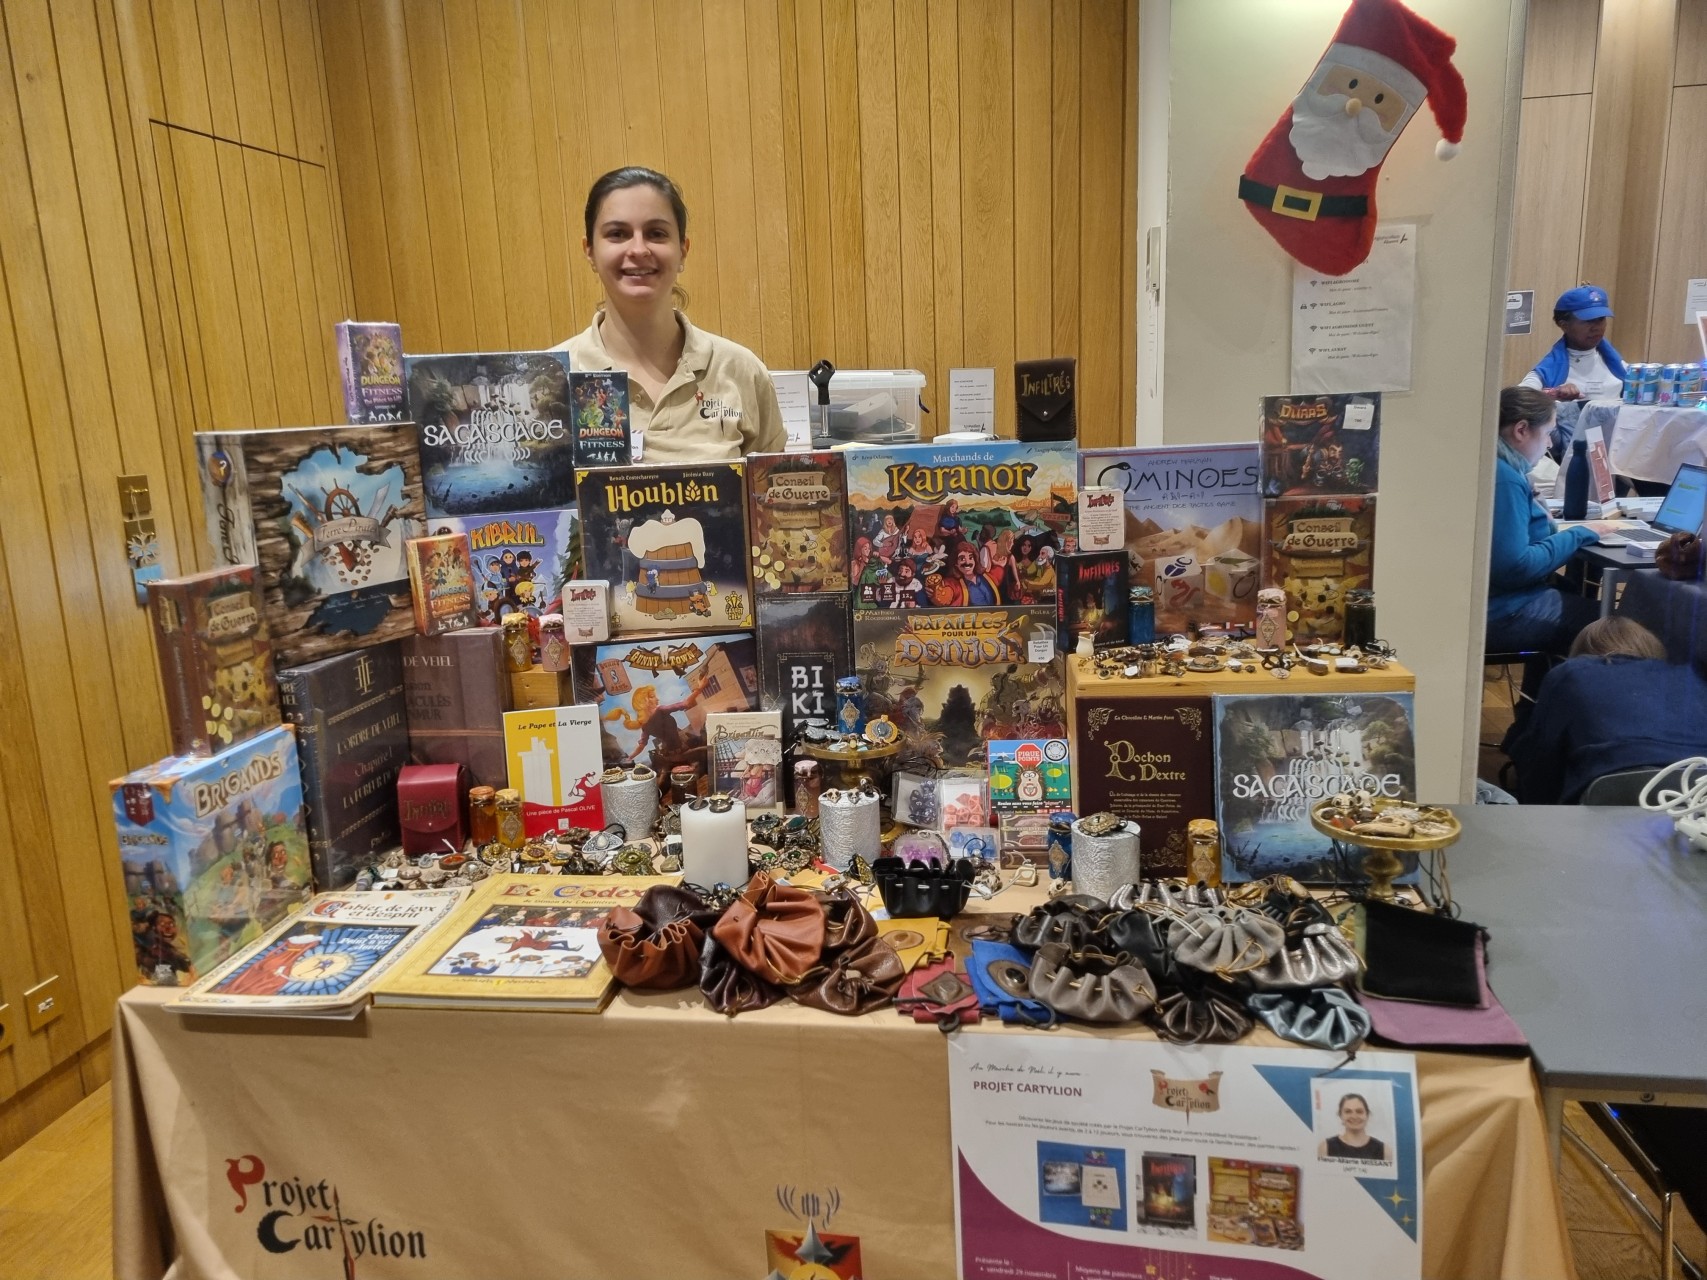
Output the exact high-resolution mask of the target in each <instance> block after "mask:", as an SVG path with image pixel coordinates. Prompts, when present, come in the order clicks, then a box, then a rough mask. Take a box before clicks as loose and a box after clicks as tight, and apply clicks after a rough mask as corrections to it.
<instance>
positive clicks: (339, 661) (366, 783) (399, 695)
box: [279, 641, 409, 893]
mask: <svg viewBox="0 0 1707 1280" xmlns="http://www.w3.org/2000/svg"><path fill="white" fill-rule="evenodd" d="M279 700H280V702H281V704H282V706H283V708H284V717H285V720H286V721H287V722H289V723H290V724H293V725H295V726H296V731H297V742H298V746H299V751H298V755H299V757H300V759H301V765H302V794H303V799H304V801H305V802H306V804H307V806H308V852H309V859H310V861H311V862H312V863H313V866H314V883H315V886H316V888H318V889H319V890H320V891H321V892H322V893H324V892H327V891H329V890H333V889H343V888H346V887H347V886H349V885H350V884H351V883H353V882H354V880H355V878H356V872H357V871H359V870H360V869H361V868H362V867H363V866H365V865H366V864H367V863H368V862H369V861H371V860H372V859H373V858H375V857H376V856H377V855H379V854H381V853H384V852H385V851H386V850H388V849H391V848H394V847H395V846H396V845H397V841H398V827H397V785H396V784H397V774H398V771H399V770H401V769H402V768H403V766H404V765H405V764H407V763H408V762H409V729H408V724H407V721H406V718H405V715H404V708H403V663H402V655H401V653H400V652H399V647H398V644H397V643H396V642H395V641H393V642H392V643H390V644H381V645H375V646H374V647H373V648H371V649H358V650H356V651H355V652H354V653H345V654H340V655H338V656H337V657H335V658H323V659H321V660H320V661H319V662H310V663H307V664H306V665H304V666H300V667H290V668H287V669H286V670H284V671H281V672H279Z"/></svg>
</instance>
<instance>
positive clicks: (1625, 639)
mask: <svg viewBox="0 0 1707 1280" xmlns="http://www.w3.org/2000/svg"><path fill="white" fill-rule="evenodd" d="M1570 656H1571V657H1573V658H1584V657H1588V658H1612V657H1620V656H1622V657H1630V658H1659V659H1662V660H1663V659H1664V658H1665V656H1666V650H1665V646H1664V645H1663V644H1661V643H1660V639H1659V637H1658V636H1656V635H1655V634H1654V633H1653V632H1652V631H1649V630H1648V629H1647V628H1646V627H1644V626H1643V625H1642V624H1641V623H1639V622H1637V621H1636V620H1635V619H1634V618H1621V617H1619V616H1618V615H1617V614H1612V615H1610V616H1608V617H1605V618H1596V619H1595V620H1594V621H1593V622H1591V623H1589V624H1588V626H1586V627H1584V628H1583V629H1582V630H1581V631H1579V632H1578V633H1577V638H1576V639H1575V640H1573V641H1571V653H1570Z"/></svg>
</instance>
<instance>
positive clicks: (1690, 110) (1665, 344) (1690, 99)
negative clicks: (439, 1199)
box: [1644, 84, 1707, 360]
mask: <svg viewBox="0 0 1707 1280" xmlns="http://www.w3.org/2000/svg"><path fill="white" fill-rule="evenodd" d="M1704 143H1707V85H1701V84H1692V85H1680V86H1678V87H1677V88H1675V89H1673V90H1672V105H1671V131H1670V145H1669V146H1668V147H1667V148H1666V165H1665V185H1664V187H1663V188H1662V190H1661V195H1660V233H1659V244H1658V247H1657V250H1656V252H1655V254H1654V303H1653V314H1652V316H1651V318H1650V322H1649V326H1648V344H1647V346H1646V347H1645V348H1644V352H1645V356H1644V358H1646V359H1648V360H1699V359H1701V339H1700V338H1699V336H1697V335H1698V331H1697V330H1696V329H1695V328H1694V327H1693V326H1691V327H1685V325H1684V323H1683V305H1684V291H1685V289H1686V287H1687V285H1688V282H1689V281H1690V280H1692V279H1694V280H1699V279H1703V278H1707V169H1704V168H1703V167H1702V163H1701V157H1702V148H1703V144H1704Z"/></svg>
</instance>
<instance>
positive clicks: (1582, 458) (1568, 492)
mask: <svg viewBox="0 0 1707 1280" xmlns="http://www.w3.org/2000/svg"><path fill="white" fill-rule="evenodd" d="M1588 479H1589V469H1588V441H1587V440H1573V441H1572V442H1571V462H1570V466H1569V468H1568V469H1567V470H1566V471H1565V506H1564V510H1562V511H1561V512H1560V513H1559V514H1560V516H1561V517H1562V518H1563V519H1566V520H1582V519H1584V518H1586V517H1587V516H1588Z"/></svg>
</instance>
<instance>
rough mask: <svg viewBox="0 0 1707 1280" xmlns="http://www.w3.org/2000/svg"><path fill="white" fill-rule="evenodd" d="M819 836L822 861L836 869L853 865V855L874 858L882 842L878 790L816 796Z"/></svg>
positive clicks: (827, 793) (828, 792)
mask: <svg viewBox="0 0 1707 1280" xmlns="http://www.w3.org/2000/svg"><path fill="white" fill-rule="evenodd" d="M832 797H834V798H833V799H832ZM818 835H819V843H820V844H821V845H822V847H823V854H824V861H825V862H827V863H829V864H830V865H831V866H832V867H834V868H835V869H836V870H837V871H846V870H847V869H848V868H849V867H851V866H853V860H854V855H855V854H858V855H859V856H860V857H862V858H864V859H866V860H867V861H868V862H869V861H870V860H871V859H873V858H875V857H877V854H878V851H879V850H880V848H881V847H882V844H883V819H882V816H881V815H880V814H879V812H878V802H877V793H876V792H862V791H840V792H833V791H826V792H825V793H824V794H823V795H821V796H819V797H818Z"/></svg>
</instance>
